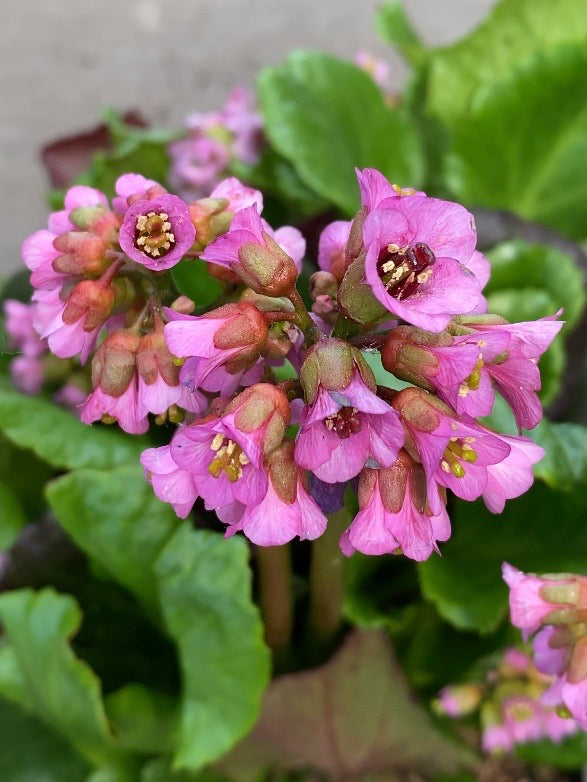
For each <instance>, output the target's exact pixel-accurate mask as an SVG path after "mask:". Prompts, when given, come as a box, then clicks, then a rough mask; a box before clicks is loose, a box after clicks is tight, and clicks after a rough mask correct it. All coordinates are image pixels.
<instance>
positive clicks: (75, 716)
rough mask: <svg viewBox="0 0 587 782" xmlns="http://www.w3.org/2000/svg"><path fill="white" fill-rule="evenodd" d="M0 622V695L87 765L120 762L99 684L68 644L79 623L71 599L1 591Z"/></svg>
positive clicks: (48, 593) (44, 593)
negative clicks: (3, 642)
mask: <svg viewBox="0 0 587 782" xmlns="http://www.w3.org/2000/svg"><path fill="white" fill-rule="evenodd" d="M0 619H1V621H2V624H3V626H4V630H5V633H6V638H7V643H8V646H7V647H5V648H4V649H3V652H2V659H3V662H2V665H0V672H1V674H2V677H1V678H0V692H1V694H2V695H3V696H5V697H8V698H15V699H16V700H17V701H18V702H19V705H21V706H24V707H25V708H27V709H29V710H30V711H31V712H32V713H33V714H34V715H35V716H37V717H38V718H39V719H41V720H42V721H43V722H45V723H46V724H47V725H49V726H50V727H51V728H52V729H54V730H56V731H57V732H58V733H60V734H62V735H63V736H64V737H65V738H67V739H68V741H69V742H70V743H71V744H72V745H73V746H74V747H75V748H76V749H77V750H78V752H79V753H80V754H81V755H82V756H83V757H85V758H86V759H87V760H89V761H90V762H92V763H94V764H96V765H100V764H103V763H113V764H116V765H118V764H119V762H120V763H122V762H123V755H122V753H121V752H120V750H119V749H118V748H117V747H116V742H115V740H114V737H113V736H112V734H111V732H110V728H109V725H108V720H107V718H106V714H105V712H104V705H103V703H102V696H101V687H100V682H99V680H98V679H97V677H96V675H95V674H94V672H93V671H92V670H91V668H89V666H88V665H86V663H84V662H82V661H81V660H79V659H78V658H77V657H76V656H75V655H74V653H73V652H72V650H71V648H70V646H69V643H68V640H69V638H70V637H71V636H72V635H74V634H75V633H76V632H77V630H78V629H79V626H80V622H81V612H80V610H79V608H78V606H77V605H76V603H75V601H74V600H73V598H72V597H70V596H69V595H59V594H57V593H56V592H54V591H53V590H52V589H43V590H41V591H39V592H33V591H32V590H30V589H22V590H16V591H14V592H5V593H4V594H3V595H0ZM7 661H8V662H9V663H10V664H9V665H8V664H7ZM16 671H18V675H17V676H15V675H14V674H15V672H16ZM11 672H12V676H10V678H9V677H8V675H7V674H10V673H11Z"/></svg>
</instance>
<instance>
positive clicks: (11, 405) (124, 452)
mask: <svg viewBox="0 0 587 782" xmlns="http://www.w3.org/2000/svg"><path fill="white" fill-rule="evenodd" d="M0 431H2V432H3V433H4V434H5V435H6V437H7V438H8V439H9V440H11V441H12V442H13V443H14V444H15V445H18V446H20V447H22V448H30V449H31V450H32V451H33V452H34V453H35V454H36V455H37V456H40V457H41V459H43V460H44V461H46V462H48V463H49V464H51V465H53V467H61V468H65V469H74V468H76V467H96V468H104V469H107V468H109V467H114V466H117V465H120V464H128V463H129V462H131V463H132V462H135V463H136V462H137V461H138V457H139V455H140V453H141V451H142V450H143V449H144V448H146V447H148V444H147V441H146V440H145V438H143V437H129V436H127V435H124V434H122V433H121V432H118V431H115V430H108V429H105V428H103V427H99V426H95V427H89V426H86V425H85V424H82V422H81V421H79V420H78V419H77V418H75V417H74V416H73V415H72V414H71V413H68V412H67V411H66V410H63V408H60V407H57V406H56V405H54V404H52V403H51V402H49V401H48V400H46V399H43V398H42V397H32V396H24V395H23V394H20V393H19V392H18V391H15V390H14V389H13V388H11V387H10V386H9V385H8V384H4V383H2V384H0Z"/></svg>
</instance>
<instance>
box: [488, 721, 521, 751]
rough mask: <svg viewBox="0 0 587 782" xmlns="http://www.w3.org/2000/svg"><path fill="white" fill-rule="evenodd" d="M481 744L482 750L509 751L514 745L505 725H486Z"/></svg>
mask: <svg viewBox="0 0 587 782" xmlns="http://www.w3.org/2000/svg"><path fill="white" fill-rule="evenodd" d="M481 746H482V748H483V751H484V752H488V753H500V752H510V751H511V750H512V748H513V746H514V740H513V736H512V735H511V733H510V731H509V730H508V728H507V727H506V726H505V725H499V724H498V725H488V726H487V727H486V728H484V730H483V736H482V738H481Z"/></svg>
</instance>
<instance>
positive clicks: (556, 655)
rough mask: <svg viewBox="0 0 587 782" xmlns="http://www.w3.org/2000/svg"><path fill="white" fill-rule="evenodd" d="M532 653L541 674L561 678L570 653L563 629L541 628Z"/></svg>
mask: <svg viewBox="0 0 587 782" xmlns="http://www.w3.org/2000/svg"><path fill="white" fill-rule="evenodd" d="M505 564H506V563H504V568H505ZM532 651H533V653H534V665H535V666H536V668H537V669H538V670H539V671H540V672H541V673H544V674H547V675H549V676H553V675H556V676H561V675H562V674H563V673H564V671H565V669H566V667H567V665H568V662H569V657H570V652H571V650H570V645H569V639H568V638H566V633H565V628H560V627H553V626H552V625H546V626H545V627H542V628H541V629H540V630H539V631H538V632H537V633H536V635H535V636H534V638H533V639H532Z"/></svg>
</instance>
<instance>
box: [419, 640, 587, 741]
mask: <svg viewBox="0 0 587 782" xmlns="http://www.w3.org/2000/svg"><path fill="white" fill-rule="evenodd" d="M553 679H554V677H553V676H551V675H548V674H546V673H544V672H542V671H541V670H540V668H539V666H538V665H537V664H534V663H533V662H532V658H531V657H530V655H528V654H527V653H526V652H524V651H522V650H520V649H516V648H510V649H506V650H505V651H504V652H503V654H502V656H501V658H500V659H499V661H498V662H497V664H496V665H494V666H492V668H491V669H490V670H489V671H488V672H487V675H486V677H485V679H484V681H482V682H465V683H463V684H455V685H449V686H447V687H444V688H443V689H442V690H441V691H440V693H439V694H438V698H437V700H436V701H435V703H434V707H435V709H436V711H437V712H439V713H440V714H443V715H445V716H447V717H452V718H459V717H466V716H469V715H471V714H473V713H475V712H478V714H479V719H480V723H481V731H482V739H481V742H482V746H483V749H484V750H485V752H490V753H495V754H501V753H509V752H512V750H513V749H514V747H515V746H516V745H518V744H526V743H527V742H529V741H538V740H539V739H550V740H551V741H553V742H555V743H557V744H558V743H560V742H561V741H562V740H563V739H564V738H565V737H566V736H570V735H572V734H573V733H576V732H577V731H578V730H579V729H580V725H579V723H578V722H577V721H576V720H575V719H572V718H571V717H570V716H569V715H568V714H567V715H561V714H560V713H559V712H558V710H557V709H556V708H555V707H554V705H552V704H549V703H547V702H544V698H545V695H546V693H547V692H548V691H549V688H550V687H552V684H553Z"/></svg>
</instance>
